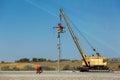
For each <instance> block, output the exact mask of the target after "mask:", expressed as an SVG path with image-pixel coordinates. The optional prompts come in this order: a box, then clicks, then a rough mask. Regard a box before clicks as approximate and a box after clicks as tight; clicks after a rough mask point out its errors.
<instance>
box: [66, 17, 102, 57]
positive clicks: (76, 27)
mask: <svg viewBox="0 0 120 80" xmlns="http://www.w3.org/2000/svg"><path fill="white" fill-rule="evenodd" d="M66 17H67V18H68V20H69V21H70V22H71V23H72V25H73V27H74V28H75V29H76V30H77V32H78V33H79V34H80V35H81V36H82V37H83V39H84V40H85V41H86V43H87V44H88V45H89V46H90V47H91V49H92V50H93V51H94V52H95V53H96V54H97V55H100V54H99V53H98V52H97V51H96V49H95V48H94V47H93V45H92V44H91V43H90V42H89V41H88V39H87V38H86V37H85V36H84V35H83V34H82V32H81V31H80V30H79V29H78V28H77V27H76V25H75V24H74V23H73V21H72V20H71V19H70V18H69V17H68V16H66Z"/></svg>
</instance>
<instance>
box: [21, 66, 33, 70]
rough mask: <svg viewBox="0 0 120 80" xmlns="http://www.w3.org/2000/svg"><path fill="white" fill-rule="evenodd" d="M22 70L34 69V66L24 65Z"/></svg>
mask: <svg viewBox="0 0 120 80" xmlns="http://www.w3.org/2000/svg"><path fill="white" fill-rule="evenodd" d="M23 70H27V71H32V70H35V68H34V67H32V66H31V65H26V66H25V67H24V68H23Z"/></svg>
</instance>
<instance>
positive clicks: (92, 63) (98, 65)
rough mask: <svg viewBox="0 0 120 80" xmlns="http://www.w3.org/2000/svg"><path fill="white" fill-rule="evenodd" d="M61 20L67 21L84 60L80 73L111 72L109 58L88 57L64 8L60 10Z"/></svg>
mask: <svg viewBox="0 0 120 80" xmlns="http://www.w3.org/2000/svg"><path fill="white" fill-rule="evenodd" d="M60 12H61V14H60V19H61V18H62V17H63V18H64V20H65V23H66V25H67V27H68V30H69V32H70V34H71V36H72V38H73V40H74V42H75V44H76V46H77V48H78V50H79V52H80V54H81V56H82V58H83V60H82V68H80V71H82V72H83V71H110V70H109V68H108V67H107V58H104V57H101V56H100V55H99V54H98V55H97V56H90V57H87V56H86V55H85V54H84V52H83V50H82V48H81V46H80V43H79V41H78V39H77V37H76V35H75V33H74V32H73V29H72V27H71V25H70V23H69V22H68V20H67V17H66V15H65V13H64V11H63V9H62V8H60Z"/></svg>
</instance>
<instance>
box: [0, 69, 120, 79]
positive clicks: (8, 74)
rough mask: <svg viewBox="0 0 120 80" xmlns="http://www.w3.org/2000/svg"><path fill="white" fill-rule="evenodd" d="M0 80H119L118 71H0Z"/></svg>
mask: <svg viewBox="0 0 120 80" xmlns="http://www.w3.org/2000/svg"><path fill="white" fill-rule="evenodd" d="M0 80H120V72H109V73H108V72H72V71H62V72H60V73H58V72H55V71H46V72H43V73H42V74H36V73H35V72H34V71H0Z"/></svg>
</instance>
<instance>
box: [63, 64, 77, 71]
mask: <svg viewBox="0 0 120 80" xmlns="http://www.w3.org/2000/svg"><path fill="white" fill-rule="evenodd" d="M74 69H75V67H71V66H70V65H66V66H65V67H63V70H74Z"/></svg>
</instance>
